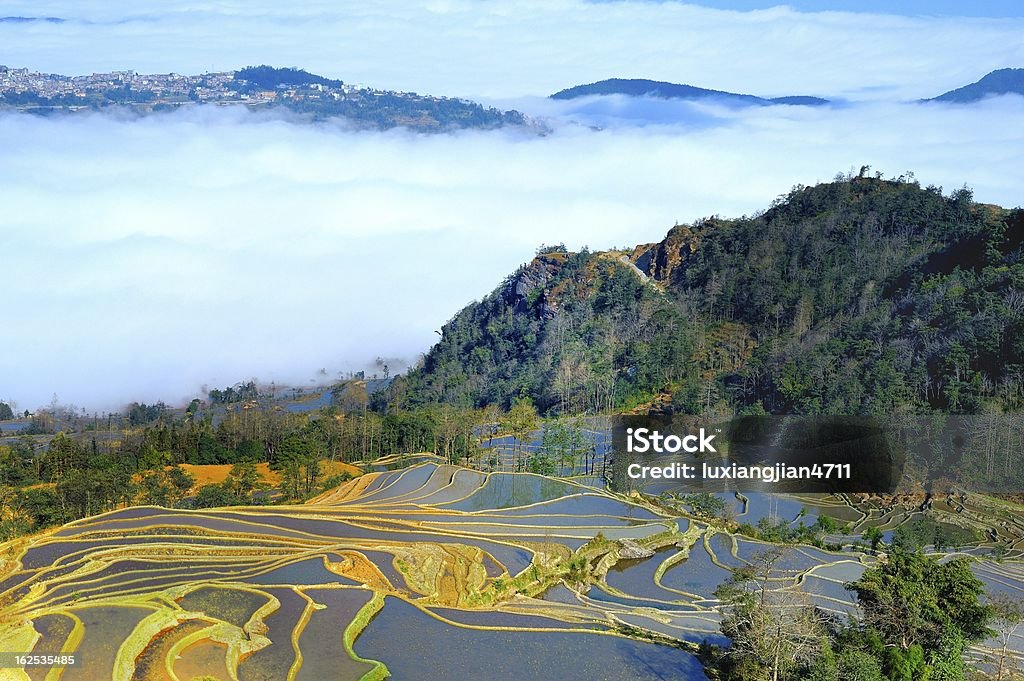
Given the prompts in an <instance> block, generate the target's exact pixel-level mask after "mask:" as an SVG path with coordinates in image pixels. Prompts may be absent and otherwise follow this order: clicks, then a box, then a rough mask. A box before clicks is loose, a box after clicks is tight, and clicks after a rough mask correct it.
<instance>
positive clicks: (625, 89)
mask: <svg viewBox="0 0 1024 681" xmlns="http://www.w3.org/2000/svg"><path fill="white" fill-rule="evenodd" d="M592 95H627V96H630V97H644V96H646V97H657V98H660V99H685V100H715V101H720V102H725V103H728V104H734V105H739V106H768V105H771V104H790V105H799V106H821V105H823V104H828V103H829V102H828V100H827V99H821V98H820V97H807V96H799V95H798V96H790V97H776V98H764V97H755V96H754V95H742V94H736V93H735V92H724V91H721V90H709V89H707V88H702V87H695V86H693V85H681V84H678V83H666V82H663V81H657V80H645V79H641V78H609V79H607V80H601V81H598V82H596V83H588V84H586V85H576V86H574V87H570V88H566V89H565V90H560V91H558V92H556V93H555V94H553V95H551V99H575V98H577V97H588V96H592Z"/></svg>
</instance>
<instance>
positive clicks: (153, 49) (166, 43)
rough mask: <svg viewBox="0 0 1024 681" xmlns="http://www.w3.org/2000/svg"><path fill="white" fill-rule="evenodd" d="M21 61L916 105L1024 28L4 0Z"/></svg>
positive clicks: (10, 39)
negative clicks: (646, 85)
mask: <svg viewBox="0 0 1024 681" xmlns="http://www.w3.org/2000/svg"><path fill="white" fill-rule="evenodd" d="M0 15H15V16H17V15H22V16H57V17H64V18H67V19H69V21H68V22H66V23H63V24H49V23H34V24H15V23H6V24H0V45H3V46H4V47H3V59H4V60H5V61H6V62H7V63H8V64H9V65H19V66H21V65H24V66H30V67H33V68H40V69H47V70H53V71H60V72H75V73H78V72H83V71H85V72H89V71H93V70H111V69H123V68H133V69H136V70H139V71H144V72H154V71H155V72H166V71H172V70H173V71H178V72H198V71H206V70H218V69H231V68H237V67H240V66H243V65H245V64H255V63H265V62H266V63H273V64H277V65H298V66H303V67H306V68H309V69H312V70H314V71H317V72H322V73H324V74H327V75H331V76H335V77H340V78H343V79H346V80H351V81H354V82H365V83H369V84H372V85H376V86H378V87H387V88H394V89H405V90H415V91H420V92H431V93H436V94H450V95H460V96H488V97H514V96H522V95H546V94H549V93H551V92H554V91H556V90H559V89H562V88H564V87H568V86H570V85H574V84H578V83H581V82H591V81H595V80H600V79H603V78H609V77H616V76H618V77H641V78H654V79H660V80H671V81H677V82H688V83H692V84H696V85H701V86H704V87H712V88H718V89H725V90H731V91H739V92H750V93H754V94H760V95H765V96H774V95H787V94H811V95H823V96H853V97H863V98H879V97H884V98H901V97H902V98H911V99H912V98H919V97H927V96H933V95H936V94H939V93H940V92H942V91H944V90H947V89H951V88H953V87H957V86H959V85H963V84H965V83H967V82H971V81H973V80H976V79H977V78H978V77H980V76H981V75H983V74H985V73H986V72H988V71H990V70H992V69H994V68H999V67H1005V66H1020V65H1022V64H1024V41H1021V40H1020V39H1019V36H1020V35H1021V34H1022V33H1024V20H1022V19H978V18H962V17H946V18H941V17H900V16H885V15H877V14H876V15H872V14H847V13H839V12H820V13H801V12H796V11H794V10H791V9H788V8H785V7H777V8H774V9H769V10H761V11H754V12H732V11H719V10H712V9H707V8H702V7H696V6H691V5H686V4H683V3H679V2H600V3H593V2H585V1H583V0H544V1H543V2H540V1H536V0H512V1H504V0H503V1H500V2H498V1H490V0H486V1H469V0H448V1H445V2H437V1H431V2H410V1H408V0H384V1H382V2H373V3H366V2H333V1H332V2H327V1H326V0H318V1H307V2H303V3H280V2H270V1H269V0H258V1H257V2H245V3H242V2H196V1H194V0H169V1H162V2H159V3H155V2H150V3H140V2H127V1H125V0H119V1H115V2H108V1H106V0H104V1H103V2H100V1H99V0H84V1H80V0H75V1H74V2H71V1H70V0H63V1H52V0H51V1H46V0H42V1H37V0H13V1H12V0H8V1H7V2H4V3H3V4H2V7H0Z"/></svg>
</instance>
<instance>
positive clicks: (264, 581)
mask: <svg viewBox="0 0 1024 681" xmlns="http://www.w3.org/2000/svg"><path fill="white" fill-rule="evenodd" d="M406 459H407V460H406V461H405V462H404V463H411V464H412V465H411V466H409V467H406V468H398V469H394V470H392V469H393V468H394V467H395V466H396V465H399V463H400V462H398V461H397V459H388V460H383V461H381V462H377V463H376V464H375V465H374V466H373V467H372V469H373V471H372V472H369V473H367V474H365V475H363V476H361V477H358V478H356V479H354V480H351V481H349V482H347V483H345V484H344V485H342V486H341V487H339V488H337V489H335V490H332V491H331V492H329V493H327V494H324V495H322V496H320V497H318V498H317V499H314V500H313V501H312V502H310V503H308V504H304V505H298V506H274V507H252V508H229V509H215V510H209V509H208V510H203V511H194V512H190V511H182V510H168V509H162V508H156V507H137V508H130V509H125V510H122V511H117V512H113V513H108V514H105V515H101V516H96V517H93V518H89V519H86V520H82V521H79V522H76V523H72V524H70V525H67V526H65V527H63V528H60V529H58V530H55V531H51V532H47V533H44V534H41V535H37V536H35V537H32V538H29V539H23V540H18V541H15V542H12V543H9V544H6V545H3V546H0V560H2V561H3V562H2V563H0V650H21V651H33V652H36V653H55V652H65V653H67V652H75V653H76V654H77V655H78V656H79V660H80V664H79V665H78V666H76V667H69V668H67V669H66V670H64V672H63V675H61V674H60V670H54V672H53V673H52V674H50V675H47V673H46V670H45V669H39V668H36V669H28V670H12V669H7V670H0V678H3V679H7V678H10V679H43V678H46V679H56V678H62V679H107V678H113V679H123V680H129V679H143V680H146V681H149V680H162V679H177V680H180V681H191V680H192V679H198V678H203V679H207V678H213V679H222V680H224V681H228V680H236V679H237V680H239V681H247V680H250V679H252V680H264V679H299V680H303V679H311V680H312V679H379V678H384V677H385V676H387V675H389V674H390V675H391V676H392V677H393V678H397V679H431V678H437V679H447V678H456V677H457V678H489V679H503V678H507V679H520V678H563V679H634V678H659V679H702V678H704V674H703V672H702V670H701V668H700V666H699V664H698V663H697V661H696V659H695V657H694V656H693V655H692V650H693V649H692V645H693V644H695V643H698V642H700V641H703V640H705V639H710V640H714V641H718V642H723V641H722V640H721V637H720V636H719V634H718V624H719V612H718V610H717V606H718V603H717V602H716V601H715V599H714V597H713V595H712V594H713V592H714V590H715V588H716V587H717V586H718V585H719V584H721V583H722V582H723V581H724V580H726V579H728V577H729V574H730V573H729V569H730V568H731V567H735V566H739V565H743V564H744V563H745V562H747V561H749V560H751V559H752V557H753V556H755V555H756V554H757V552H758V551H760V550H763V549H764V548H765V545H764V544H761V543H759V542H756V541H753V540H750V539H747V538H744V537H739V536H733V535H730V534H728V533H724V532H721V531H716V530H714V529H713V528H710V527H709V526H708V525H706V524H703V523H701V522H699V521H697V520H694V519H691V518H688V517H685V516H683V517H681V516H680V515H679V513H678V512H669V511H667V510H664V509H662V508H660V507H658V506H656V505H654V504H652V503H651V502H650V501H648V500H645V499H643V498H640V497H638V496H630V497H627V496H622V495H616V494H613V493H611V492H609V491H607V490H606V489H604V488H602V487H599V486H596V485H595V484H594V481H593V480H592V479H576V480H562V479H552V478H545V477H542V476H536V475H531V474H526V473H489V474H485V473H480V472H477V471H472V470H468V469H464V468H459V467H456V466H450V465H446V464H442V463H440V462H438V461H437V460H435V459H433V458H431V457H429V456H425V455H419V456H418V457H417V458H415V459H411V460H410V459H409V457H406ZM581 480H582V481H581ZM737 503H738V512H739V513H740V520H742V519H743V517H744V516H749V517H750V518H757V517H760V516H762V515H764V514H766V513H771V514H780V513H784V514H788V513H790V512H791V511H792V512H794V513H795V512H796V511H797V510H805V509H810V510H809V511H807V512H809V513H812V514H817V513H828V514H830V515H834V516H835V517H838V518H841V519H842V520H843V521H844V522H846V521H849V522H852V523H853V529H852V530H851V533H856V534H859V532H860V531H861V530H862V529H863V528H864V527H866V526H868V525H872V524H874V525H878V526H881V527H884V528H886V529H892V528H893V527H895V526H897V525H898V524H899V523H900V522H906V521H907V519H908V518H911V517H913V515H914V512H913V511H912V510H908V509H903V508H883V507H880V506H878V507H876V506H872V504H871V503H870V502H868V503H863V504H859V505H857V506H856V507H855V506H854V505H853V504H852V503H850V502H849V501H848V500H845V499H840V498H819V499H802V500H801V499H786V500H784V503H778V502H777V501H776V502H773V501H772V500H770V499H767V498H762V497H755V498H747V499H739V500H737ZM953 503H954V505H956V506H957V507H956V508H955V507H953V506H950V507H949V508H943V509H937V510H936V511H935V512H936V513H944V514H947V515H948V516H949V517H950V519H951V521H952V520H956V521H957V522H960V523H967V524H970V523H977V524H979V525H984V524H986V523H987V525H986V529H990V530H992V531H994V532H997V533H999V535H1000V539H1001V541H1002V543H1003V544H1004V545H1005V546H1008V547H1009V549H1010V551H1009V553H1008V554H1007V555H1006V556H1005V557H1004V559H1003V560H1002V561H1001V562H998V563H997V562H994V561H991V560H984V559H983V560H980V561H978V563H977V564H976V570H977V572H978V574H979V576H980V577H981V578H982V579H983V580H985V581H986V584H989V585H990V587H991V588H992V589H993V590H1000V591H1006V592H1009V593H1013V594H1018V595H1022V596H1024V563H1021V562H1020V557H1021V552H1022V551H1021V550H1022V548H1024V543H1022V542H1024V523H1022V521H1021V520H1019V518H1017V517H1016V516H1015V515H1014V512H1013V509H1011V508H1009V507H1007V509H1006V510H1005V513H1002V514H1000V513H999V512H998V509H997V510H996V511H995V512H994V511H993V509H991V508H988V507H985V508H982V507H981V506H980V505H979V504H982V502H981V501H978V500H972V499H966V498H965V499H963V500H960V501H956V502H953ZM769 504H771V505H772V507H771V508H766V505H769ZM959 506H962V507H963V508H961V509H960V510H958V508H959ZM993 518H995V519H994V520H993ZM793 520H794V521H795V518H794V519H793ZM993 523H994V529H993ZM836 539H837V540H839V541H840V542H849V541H852V539H853V534H851V535H850V536H847V537H836ZM969 548H971V549H972V550H975V551H977V552H981V551H983V549H984V548H985V547H984V546H982V545H979V546H976V547H969ZM872 560H874V559H873V558H872V557H871V556H868V555H866V554H864V553H860V552H857V551H854V550H850V549H847V550H844V551H842V552H836V553H831V552H827V551H823V550H820V549H815V548H813V547H792V548H791V549H790V550H789V551H788V553H787V554H786V556H785V559H784V560H783V561H782V563H780V570H779V574H778V579H777V588H778V589H789V590H794V591H800V592H804V593H805V594H806V598H809V599H811V600H812V601H813V602H814V603H816V604H817V605H819V606H820V607H822V608H825V609H828V610H832V611H834V612H837V613H842V612H850V611H851V608H852V604H851V599H850V596H849V593H848V592H847V591H846V590H845V589H844V588H843V584H844V583H845V582H847V581H849V580H852V579H856V578H857V577H858V576H859V575H860V573H861V572H862V571H863V570H864V569H865V567H866V566H867V565H869V564H870V562H871V561H872Z"/></svg>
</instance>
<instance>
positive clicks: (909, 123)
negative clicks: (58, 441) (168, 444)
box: [0, 97, 1024, 408]
mask: <svg viewBox="0 0 1024 681" xmlns="http://www.w3.org/2000/svg"><path fill="white" fill-rule="evenodd" d="M524 103H525V104H529V102H524ZM572 106H573V105H567V106H565V107H564V108H561V109H558V110H557V111H556V109H554V108H552V107H550V106H549V105H548V104H545V107H547V108H546V109H545V111H546V112H547V113H549V114H554V113H558V115H559V116H560V117H559V118H556V119H552V122H553V123H554V125H555V132H554V133H553V134H552V135H549V136H547V137H532V136H524V135H523V134H521V133H517V132H514V131H496V132H486V133H483V132H465V133H460V134H451V135H432V136H427V135H415V134H411V133H408V132H404V131H392V132H387V133H376V132H352V131H348V130H345V129H344V128H343V127H341V126H337V125H333V124H323V125H308V124H298V123H293V122H289V121H286V120H280V119H274V118H271V117H267V116H259V115H252V114H246V113H244V112H240V111H225V110H223V109H216V108H211V109H200V110H192V111H187V112H185V111H183V112H178V113H175V114H168V115H159V116H152V117H148V118H142V119H130V118H120V119H119V118H115V117H109V116H102V115H86V116H69V117H56V118H37V117H31V116H27V115H3V116H0V150H2V152H0V154H2V158H3V162H2V163H0V205H2V206H3V207H4V208H3V212H2V214H0V257H2V259H3V262H4V267H3V274H4V278H3V291H4V295H3V300H4V303H3V307H2V310H3V311H2V313H0V314H2V316H3V324H2V325H0V347H3V348H4V352H3V353H0V396H3V397H10V398H13V399H15V400H17V401H18V403H19V404H20V405H23V406H28V407H33V406H35V405H37V404H43V403H46V402H48V401H49V398H50V395H51V394H52V393H53V392H57V393H58V394H59V395H60V396H61V398H62V399H64V400H67V401H70V402H74V403H78V404H83V405H86V406H89V407H90V408H105V407H111V406H117V404H119V403H120V402H124V401H127V400H130V399H149V400H154V399H165V400H172V401H173V400H179V399H181V398H183V397H185V396H186V395H190V394H192V393H194V392H195V391H196V390H198V388H199V386H200V385H202V384H204V383H207V384H210V385H219V384H230V383H234V382H235V381H238V380H242V379H246V378H248V377H251V376H257V377H260V378H263V379H268V380H269V379H276V380H279V381H281V380H290V381H305V380H307V378H308V377H310V376H312V374H313V372H315V371H316V370H317V369H319V368H320V367H327V368H328V369H330V370H332V371H337V370H341V369H349V368H360V367H361V366H364V365H365V364H366V363H368V362H369V361H372V359H373V358H374V357H375V356H377V355H384V356H398V357H410V358H411V357H414V356H415V355H416V354H417V353H418V352H422V351H423V350H425V349H426V348H427V347H428V346H429V344H430V343H431V342H432V341H433V339H434V338H435V336H434V334H433V330H434V329H437V328H439V326H440V324H442V323H443V322H444V321H445V320H446V319H448V318H449V317H450V316H451V315H452V314H454V313H455V312H456V311H457V310H458V309H459V308H460V307H461V306H462V305H464V304H465V303H467V302H469V301H470V300H471V299H474V298H479V297H481V296H482V295H484V294H485V293H487V292H488V291H490V290H491V289H492V288H493V287H494V286H495V285H497V284H498V282H500V280H501V279H502V278H503V277H504V276H505V275H507V274H508V273H510V272H511V271H512V270H513V269H514V268H515V267H516V266H518V265H519V264H520V263H522V262H524V261H525V260H527V259H529V257H530V256H531V255H532V253H533V250H534V249H535V248H536V246H537V245H539V244H540V243H557V242H560V241H564V242H565V243H566V244H567V245H569V246H570V247H572V248H578V247H579V246H581V245H583V244H589V245H590V246H591V247H595V248H604V247H608V246H613V245H627V244H634V243H639V242H646V241H653V240H657V239H659V238H661V236H663V234H664V232H665V231H666V230H667V228H668V227H670V226H671V225H672V224H673V222H675V221H676V220H679V221H690V220H693V219H695V218H697V217H701V216H704V215H710V214H715V213H718V214H721V215H724V216H736V215H740V214H745V213H747V214H749V213H752V212H754V211H756V210H758V209H762V208H765V207H766V206H767V205H768V204H769V203H770V201H771V200H772V199H773V198H774V197H775V196H776V195H778V194H780V193H783V192H785V191H787V190H788V189H789V187H790V186H792V185H794V184H796V183H805V184H809V183H813V182H815V181H818V180H828V179H830V178H831V176H832V175H834V174H835V173H836V172H838V171H844V170H847V169H850V168H859V166H860V165H861V164H864V163H869V164H872V165H874V166H875V167H876V168H878V169H881V170H883V171H885V172H886V173H887V174H891V175H895V174H899V173H902V172H903V171H905V170H913V171H914V172H915V173H916V174H917V177H918V178H919V179H920V180H921V182H922V183H924V184H928V183H935V184H940V185H944V186H946V187H947V189H951V188H955V187H959V186H960V185H961V184H963V183H965V182H966V183H968V184H970V185H972V186H973V187H974V188H975V190H976V196H977V198H978V199H979V200H983V201H990V202H994V203H1001V204H1004V205H1017V204H1019V203H1020V202H1021V195H1020V187H1021V186H1024V171H1022V170H1021V167H1020V164H1019V150H1020V149H1021V148H1024V131H1022V130H1021V129H1020V127H1019V126H1015V125H1009V124H1008V122H1009V121H1016V120H1020V118H1021V116H1022V115H1024V99H1021V98H1019V97H1004V98H1000V99H995V100H990V101H987V102H984V103H982V104H980V105H977V106H973V107H962V106H943V105H908V104H862V105H855V106H849V107H843V108H822V109H810V108H803V107H765V108H751V109H742V110H734V109H723V108H715V107H708V106H700V105H679V104H678V103H664V102H660V103H659V102H647V103H646V104H643V103H641V104H637V105H635V107H634V108H635V109H638V110H640V112H641V113H642V111H643V110H644V108H645V107H650V111H651V114H650V116H651V118H653V119H655V120H658V121H660V124H655V125H649V126H647V127H642V128H641V127H635V126H634V125H632V124H630V125H623V124H622V123H621V121H620V122H619V123H617V124H616V123H615V121H614V119H610V118H609V119H606V122H608V120H611V121H612V123H613V125H612V126H611V127H608V128H606V129H605V130H602V131H595V130H592V129H590V128H587V127H585V126H581V125H574V124H569V123H565V122H564V121H565V120H566V119H567V118H572V117H574V116H575V117H580V116H583V117H584V118H585V117H586V115H589V113H592V112H593V106H590V105H585V106H584V107H583V108H584V109H587V110H588V112H589V113H588V114H586V115H583V114H579V113H578V111H576V110H574V109H573V108H572ZM588 107H589V108H588ZM666 107H667V109H666ZM611 108H612V109H614V108H615V107H614V106H613V107H611ZM673 117H675V118H676V119H682V120H683V121H684V123H683V124H682V125H665V124H664V121H666V120H672V119H673ZM694 120H698V121H700V124H699V125H694V124H693V121H694Z"/></svg>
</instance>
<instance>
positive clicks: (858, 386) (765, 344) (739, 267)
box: [391, 169, 1024, 414]
mask: <svg viewBox="0 0 1024 681" xmlns="http://www.w3.org/2000/svg"><path fill="white" fill-rule="evenodd" d="M1022 240H1024V212H1022V211H1021V210H1020V209H1015V210H1007V209H1003V208H999V207H996V206H990V205H983V204H978V203H975V202H974V201H973V197H972V193H971V192H970V190H968V189H966V188H964V189H959V190H956V191H954V192H952V193H950V194H943V192H942V190H941V189H940V188H937V187H927V188H924V187H921V186H920V185H919V184H918V183H917V182H915V181H913V179H910V180H907V179H906V178H902V177H901V178H899V179H896V180H883V179H880V178H879V177H877V176H876V177H870V176H868V175H867V173H866V169H865V171H862V173H861V174H860V176H857V177H852V176H847V177H842V178H837V180H836V181H834V182H831V183H825V184H820V185H817V186H814V187H802V186H800V187H796V188H794V189H793V190H792V191H791V192H790V193H789V194H788V195H786V196H784V197H780V198H779V199H778V200H776V202H775V203H774V204H773V205H772V206H771V207H770V208H769V209H768V210H766V211H764V212H763V213H759V214H756V215H754V216H751V217H741V218H738V219H723V218H720V217H712V218H707V219H704V220H700V221H698V222H697V223H695V224H693V225H677V226H675V227H673V228H672V229H671V230H670V231H669V232H668V235H667V236H666V237H665V239H664V240H662V241H661V242H659V243H655V244H646V245H641V246H637V247H636V248H635V249H633V250H632V251H629V252H626V251H609V252H600V253H595V252H589V251H586V250H584V251H583V252H580V253H570V252H567V251H566V250H565V249H564V248H561V247H556V248H546V249H542V250H541V251H539V252H538V255H537V257H536V258H535V259H534V260H533V261H531V262H530V263H529V264H527V265H525V266H523V267H521V268H520V269H519V270H518V271H517V272H515V273H514V274H513V275H511V276H510V277H508V278H507V279H506V280H505V281H504V282H503V283H502V284H501V285H500V286H499V287H498V288H497V289H495V291H494V292H492V293H491V294H490V295H488V296H486V297H485V298H484V299H483V300H481V301H479V302H476V303H473V304H471V305H469V306H468V307H466V308H465V309H464V310H462V311H461V312H459V313H458V314H457V315H456V316H455V317H454V318H453V319H452V320H451V321H449V322H448V323H447V324H446V325H445V326H444V328H443V336H442V338H441V340H440V342H438V344H437V345H436V346H435V347H434V348H432V349H431V351H430V352H429V353H428V354H427V356H426V357H425V359H424V362H423V364H422V366H420V367H419V368H418V369H416V370H415V371H413V372H411V373H410V374H409V376H408V377H407V378H406V379H404V380H399V381H396V383H395V384H394V386H393V388H392V395H391V397H392V399H397V400H398V402H399V403H403V404H410V405H415V404H423V403H430V402H437V401H442V402H448V403H452V404H460V405H466V406H469V405H475V406H482V405H484V404H489V403H497V404H502V405H507V404H508V403H509V402H510V400H512V399H513V398H515V397H517V396H520V395H525V396H529V397H531V398H532V399H533V400H534V402H535V403H536V404H537V405H538V406H539V407H540V408H541V409H542V410H544V411H547V412H548V413H565V412H581V411H599V410H607V409H613V408H615V409H621V408H641V409H647V408H651V409H660V410H669V409H672V410H675V411H677V412H686V413H704V412H709V411H714V412H718V413H722V414H730V413H738V412H743V413H758V412H760V411H762V410H764V411H767V412H772V413H805V414H813V413H834V414H893V413H896V414H899V413H903V414H907V413H926V412H928V411H931V410H941V411H947V412H954V413H979V412H982V411H986V412H999V411H1007V410H1011V409H1017V408H1019V406H1020V404H1021V387H1022V380H1021V365H1022V361H1024V359H1022V358H1024V322H1022V312H1024V263H1022V262H1021V255H1022V250H1021V245H1022Z"/></svg>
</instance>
